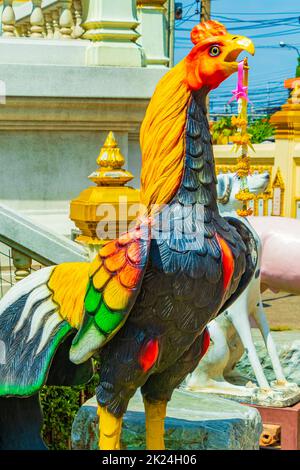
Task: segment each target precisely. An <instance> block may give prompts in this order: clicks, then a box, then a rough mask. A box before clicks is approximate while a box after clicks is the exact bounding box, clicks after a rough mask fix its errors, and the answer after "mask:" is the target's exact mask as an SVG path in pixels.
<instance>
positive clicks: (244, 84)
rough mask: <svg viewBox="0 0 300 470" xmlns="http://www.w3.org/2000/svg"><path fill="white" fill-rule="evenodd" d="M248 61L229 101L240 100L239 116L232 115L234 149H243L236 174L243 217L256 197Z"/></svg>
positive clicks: (239, 69)
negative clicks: (251, 180) (252, 189)
mask: <svg viewBox="0 0 300 470" xmlns="http://www.w3.org/2000/svg"><path fill="white" fill-rule="evenodd" d="M248 71H249V67H248V61H247V58H245V59H244V60H243V61H241V62H240V63H239V65H238V83H237V87H236V89H235V90H233V91H232V93H233V97H232V98H231V100H230V101H229V103H231V102H232V101H233V100H237V102H238V116H237V117H236V116H232V119H231V124H232V126H233V127H234V128H236V133H235V134H234V135H233V137H232V141H233V143H234V151H235V152H239V151H241V154H240V156H239V157H238V159H237V171H236V174H237V176H238V177H239V179H240V190H239V192H238V193H237V194H236V196H235V197H236V199H238V200H239V201H241V202H242V204H243V207H242V209H238V210H237V211H236V212H237V214H238V215H239V216H241V217H247V216H248V215H251V214H252V212H253V211H252V209H251V208H249V207H248V205H249V201H251V200H252V199H254V195H253V194H252V193H250V191H249V187H248V180H247V178H248V176H249V175H250V173H251V171H250V157H249V155H248V147H250V148H251V149H252V150H254V149H253V147H252V144H251V137H252V136H251V135H250V134H248V132H247V125H248V115H247V108H248V102H249V98H248Z"/></svg>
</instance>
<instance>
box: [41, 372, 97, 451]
mask: <svg viewBox="0 0 300 470" xmlns="http://www.w3.org/2000/svg"><path fill="white" fill-rule="evenodd" d="M98 382H99V377H98V374H97V373H96V374H95V375H94V377H93V379H92V380H91V381H90V382H89V383H88V384H86V385H82V386H76V387H54V386H45V387H43V388H42V390H41V405H42V408H43V415H44V426H43V430H42V436H43V439H44V441H45V443H46V445H47V446H48V448H49V449H51V450H67V449H70V448H71V442H70V438H71V429H72V423H73V420H74V418H75V415H76V413H77V411H78V409H79V408H80V406H81V405H82V404H83V403H84V402H85V401H86V400H88V399H89V398H91V397H92V396H93V395H94V394H95V388H96V386H97V384H98Z"/></svg>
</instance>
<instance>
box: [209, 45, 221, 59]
mask: <svg viewBox="0 0 300 470" xmlns="http://www.w3.org/2000/svg"><path fill="white" fill-rule="evenodd" d="M220 54H221V50H220V48H219V47H218V46H212V47H211V48H210V50H209V55H210V56H212V57H217V56H218V55H220Z"/></svg>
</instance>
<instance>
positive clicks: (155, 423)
mask: <svg viewBox="0 0 300 470" xmlns="http://www.w3.org/2000/svg"><path fill="white" fill-rule="evenodd" d="M144 405H145V414H146V447H147V449H148V450H164V449H165V441H164V433H165V417H166V410H167V402H166V401H157V402H150V401H148V400H146V399H145V398H144Z"/></svg>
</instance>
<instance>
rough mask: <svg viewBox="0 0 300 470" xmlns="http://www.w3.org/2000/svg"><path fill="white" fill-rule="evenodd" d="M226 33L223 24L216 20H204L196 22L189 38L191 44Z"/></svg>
mask: <svg viewBox="0 0 300 470" xmlns="http://www.w3.org/2000/svg"><path fill="white" fill-rule="evenodd" d="M226 33H227V31H226V28H225V26H224V25H222V24H221V23H219V22H218V21H213V20H209V21H205V22H203V23H200V24H197V26H195V27H194V28H193V29H192V31H191V40H192V43H193V44H198V43H199V42H202V41H204V40H205V39H208V38H211V37H213V36H224V35H225V34H226Z"/></svg>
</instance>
